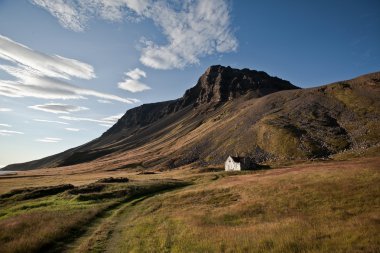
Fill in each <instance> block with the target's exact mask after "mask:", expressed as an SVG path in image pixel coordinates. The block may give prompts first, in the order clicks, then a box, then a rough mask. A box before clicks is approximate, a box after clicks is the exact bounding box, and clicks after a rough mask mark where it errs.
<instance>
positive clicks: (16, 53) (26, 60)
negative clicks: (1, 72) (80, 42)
mask: <svg viewBox="0 0 380 253" xmlns="http://www.w3.org/2000/svg"><path fill="white" fill-rule="evenodd" d="M0 58H2V59H5V60H8V61H12V62H13V63H15V64H18V65H19V66H24V67H29V68H31V69H33V71H36V72H38V73H40V74H41V75H44V76H49V77H55V78H63V79H71V77H78V78H82V79H92V78H94V77H95V73H94V68H93V67H92V66H91V65H89V64H87V63H84V62H80V61H77V60H74V59H69V58H65V57H62V56H59V55H53V56H51V55H47V54H44V53H41V52H37V51H34V50H33V49H31V48H29V47H27V46H24V45H22V44H20V43H17V42H15V41H13V40H11V39H9V38H7V37H4V36H1V35H0Z"/></svg>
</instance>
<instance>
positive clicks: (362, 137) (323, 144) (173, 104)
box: [4, 65, 380, 170]
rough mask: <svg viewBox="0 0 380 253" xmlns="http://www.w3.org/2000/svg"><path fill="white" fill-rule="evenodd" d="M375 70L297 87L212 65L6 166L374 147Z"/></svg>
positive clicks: (197, 159) (309, 154)
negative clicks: (109, 123)
mask: <svg viewBox="0 0 380 253" xmlns="http://www.w3.org/2000/svg"><path fill="white" fill-rule="evenodd" d="M379 97H380V72H377V73H372V74H368V75H364V76H361V77H358V78H355V79H352V80H348V81H341V82H337V83H333V84H329V85H324V86H321V87H316V88H310V89H300V88H298V87H296V86H294V85H292V84H291V83H290V82H288V81H285V80H282V79H280V78H277V77H271V76H269V75H268V74H266V73H265V72H261V71H254V70H249V69H241V70H239V69H233V68H230V67H223V66H219V65H218V66H211V67H209V68H208V69H207V70H206V72H205V73H204V74H203V75H202V76H201V77H200V78H199V80H198V82H197V84H196V85H195V86H194V87H193V88H191V89H189V90H187V91H186V92H185V94H184V95H183V96H182V97H181V98H179V99H176V100H172V101H166V102H159V103H153V104H144V105H141V106H139V107H136V108H133V109H130V110H128V111H127V112H126V113H125V115H124V116H123V117H122V118H121V119H120V120H119V121H118V122H117V123H116V124H115V125H114V126H113V127H111V128H110V129H109V130H108V131H107V132H105V133H104V134H103V135H102V136H100V137H99V138H97V139H95V140H93V141H91V142H89V143H86V144H84V145H82V146H79V147H76V148H73V149H69V150H67V151H65V152H62V153H59V154H56V155H53V156H49V157H46V158H43V159H40V160H35V161H31V162H27V163H22V164H13V165H9V166H7V167H5V168H4V169H5V170H30V169H38V168H51V167H61V166H89V167H90V168H93V169H104V170H113V169H128V168H139V169H143V168H156V169H171V168H177V167H181V166H185V165H190V164H191V165H194V166H196V165H202V166H204V165H215V164H220V163H222V162H223V161H224V160H225V159H226V157H227V156H228V155H231V154H233V155H236V154H237V155H246V156H252V157H255V158H256V160H257V161H258V162H261V161H266V160H294V159H295V160H297V159H312V158H321V157H328V156H330V155H333V154H336V153H339V152H342V151H345V150H362V149H366V148H370V147H374V146H378V145H379V141H380V129H379V127H378V125H379V120H380V102H379V99H378V98H379Z"/></svg>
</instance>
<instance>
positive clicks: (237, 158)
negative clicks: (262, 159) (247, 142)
mask: <svg viewBox="0 0 380 253" xmlns="http://www.w3.org/2000/svg"><path fill="white" fill-rule="evenodd" d="M231 158H232V160H233V161H234V162H235V163H240V162H241V160H242V159H243V157H239V156H231Z"/></svg>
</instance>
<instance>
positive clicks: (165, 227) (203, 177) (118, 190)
mask: <svg viewBox="0 0 380 253" xmlns="http://www.w3.org/2000/svg"><path fill="white" fill-rule="evenodd" d="M379 169H380V159H379V158H362V159H354V160H349V161H332V162H331V161H330V162H319V163H305V164H299V165H289V166H288V167H281V168H277V169H268V170H260V171H250V172H242V173H226V172H224V171H216V170H210V172H207V171H208V170H205V169H201V170H199V169H193V170H190V169H189V170H184V171H169V172H163V173H157V174H150V175H137V174H136V172H133V173H132V172H128V173H129V174H128V173H127V174H125V175H128V178H130V179H131V180H130V181H129V182H115V181H111V182H107V181H97V182H94V181H96V180H92V181H91V182H86V183H84V184H81V185H76V186H72V185H71V186H70V185H67V184H66V185H63V186H62V185H58V184H57V185H58V186H57V185H56V186H54V187H51V186H49V187H42V186H41V187H38V188H26V189H23V190H11V191H4V193H3V194H2V195H1V199H0V252H40V251H50V252H380V237H379V234H380V170H379ZM52 177H53V176H52ZM4 180H5V179H4ZM8 180H10V181H7V182H8V183H10V182H11V179H8ZM12 180H14V181H15V182H16V181H17V180H25V178H24V177H22V178H13V179H12ZM47 181H48V184H47V185H51V182H52V178H50V179H48V180H47ZM0 182H1V180H0ZM41 183H43V181H41Z"/></svg>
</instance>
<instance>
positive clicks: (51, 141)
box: [36, 137, 62, 143]
mask: <svg viewBox="0 0 380 253" xmlns="http://www.w3.org/2000/svg"><path fill="white" fill-rule="evenodd" d="M36 141H37V142H45V143H57V142H60V141H62V139H61V138H54V137H45V138H42V139H36Z"/></svg>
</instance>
